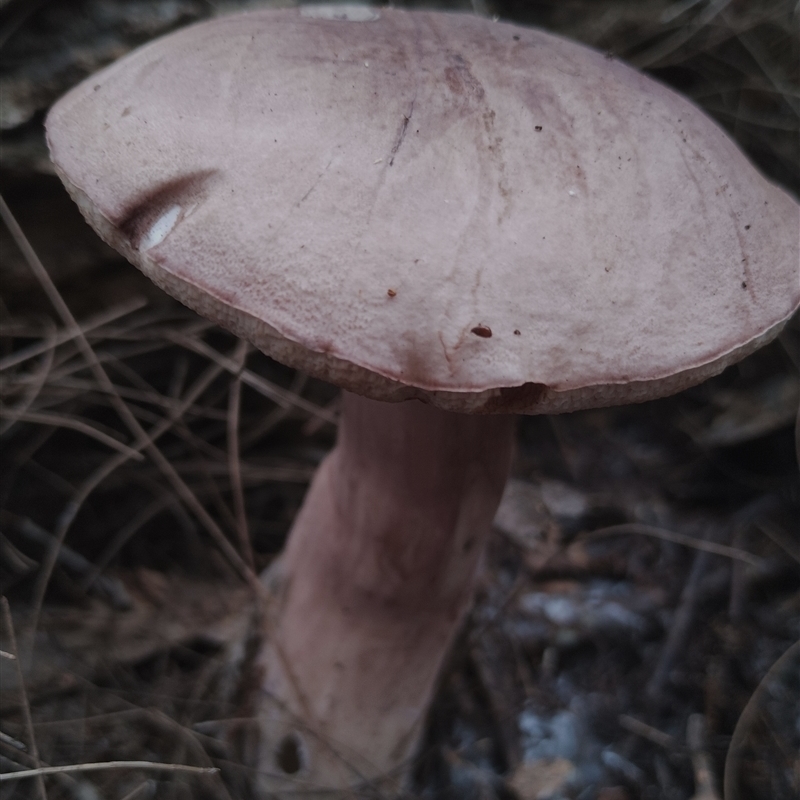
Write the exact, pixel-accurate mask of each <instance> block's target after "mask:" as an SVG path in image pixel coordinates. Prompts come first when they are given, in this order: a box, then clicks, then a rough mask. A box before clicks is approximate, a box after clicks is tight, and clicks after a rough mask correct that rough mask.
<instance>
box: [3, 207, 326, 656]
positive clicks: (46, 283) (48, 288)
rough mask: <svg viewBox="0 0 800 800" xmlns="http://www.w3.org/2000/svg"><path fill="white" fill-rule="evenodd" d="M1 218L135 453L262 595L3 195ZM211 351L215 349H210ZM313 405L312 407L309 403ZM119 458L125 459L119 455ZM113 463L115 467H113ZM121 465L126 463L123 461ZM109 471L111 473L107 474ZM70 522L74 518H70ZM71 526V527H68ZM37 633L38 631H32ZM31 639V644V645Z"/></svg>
mask: <svg viewBox="0 0 800 800" xmlns="http://www.w3.org/2000/svg"><path fill="white" fill-rule="evenodd" d="M0 218H2V220H3V222H4V223H5V225H6V227H7V228H8V230H9V231H10V233H11V235H12V238H13V239H14V241H15V243H16V244H17V246H18V247H19V248H20V250H21V252H22V254H23V255H24V257H25V260H26V261H27V263H28V265H29V266H30V268H31V270H32V271H33V273H34V275H35V276H36V278H37V280H38V281H39V283H40V285H41V287H42V289H43V290H44V291H45V293H46V294H47V296H48V299H49V300H50V302H51V303H52V304H53V306H54V307H55V309H56V311H57V312H58V314H59V316H60V317H61V318H62V320H63V322H64V324H65V325H66V326H67V328H68V329H69V330H72V331H75V343H76V345H77V346H78V349H79V350H80V352H81V355H82V356H83V357H84V359H85V360H86V363H87V364H88V366H89V367H90V369H91V371H92V373H93V374H94V376H95V378H96V380H97V381H98V383H99V384H100V386H102V387H103V389H104V390H105V391H106V392H108V394H109V399H110V401H111V404H112V405H113V406H114V408H115V410H116V411H117V413H118V414H119V416H120V419H121V420H122V421H123V422H124V423H125V425H126V427H127V428H128V429H129V430H130V432H131V433H132V434H133V436H134V437H135V439H136V445H135V449H136V450H142V449H144V450H146V451H147V453H148V455H149V456H150V457H151V458H152V460H153V461H154V462H155V463H156V465H157V466H158V467H159V469H160V470H161V471H162V472H163V474H164V475H165V477H166V478H167V479H168V480H169V482H170V483H171V484H172V486H173V488H174V489H175V491H176V492H177V493H178V495H179V496H180V497H181V499H182V500H183V501H184V502H185V503H186V504H187V505H188V507H189V508H190V509H191V510H192V512H193V513H194V514H195V516H196V517H197V518H198V520H199V521H200V522H201V524H202V525H203V527H204V528H205V529H206V530H207V531H208V533H209V534H210V535H211V538H212V539H213V540H214V542H215V543H216V545H217V546H218V547H219V548H220V549H221V550H222V552H223V554H224V555H225V557H226V558H227V559H228V560H229V561H230V562H231V564H232V565H233V567H234V568H235V569H236V571H237V572H238V573H239V574H240V575H241V576H242V578H243V579H244V580H245V581H246V582H247V583H248V584H249V585H250V587H251V588H252V589H253V590H254V591H255V592H256V593H261V591H262V586H261V584H260V583H259V581H258V577H257V576H256V574H255V573H254V572H253V570H252V569H250V567H248V566H247V564H246V563H245V562H244V561H243V560H242V559H241V557H240V556H239V553H238V552H237V551H236V549H235V548H234V547H233V545H231V543H230V542H229V541H228V539H227V537H226V536H225V534H224V533H223V532H222V529H221V528H220V527H219V525H217V523H216V522H215V521H214V520H213V519H212V517H211V516H210V515H209V513H208V512H207V511H206V510H205V508H204V507H203V505H202V504H201V503H200V501H199V500H198V499H197V497H195V495H194V493H193V492H192V491H191V489H189V487H188V486H187V485H186V484H185V483H184V482H183V480H182V479H181V477H180V475H178V473H177V472H176V471H175V469H174V468H173V467H172V465H171V464H170V463H169V461H168V460H167V459H166V458H165V457H164V455H163V454H162V453H161V451H160V450H159V449H158V448H157V447H156V446H155V444H154V443H153V442H152V440H151V439H150V437H149V436H148V435H147V433H146V432H145V430H144V428H142V426H141V425H140V423H139V421H138V420H137V419H136V417H135V416H134V415H133V413H132V412H131V410H130V409H129V408H128V406H127V405H126V404H125V401H124V400H123V399H122V398H121V397H120V396H119V394H117V392H116V391H115V389H114V384H113V383H112V381H111V379H110V378H109V377H108V374H107V373H106V371H105V369H104V368H103V366H102V364H101V363H100V361H99V360H98V358H97V355H96V354H95V352H94V350H93V349H92V347H91V345H90V344H89V342H88V340H87V339H86V337H85V336H84V334H83V332H82V331H81V330H80V328H79V327H78V324H77V322H76V321H75V317H74V316H73V315H72V312H71V311H70V310H69V307H68V306H67V304H66V303H65V302H64V300H63V298H62V297H61V294H60V293H59V291H58V289H57V288H56V285H55V284H54V283H53V281H52V279H51V278H50V275H49V274H48V272H47V270H46V269H45V268H44V265H43V264H42V262H41V261H40V259H39V257H38V256H37V255H36V252H35V251H34V249H33V247H32V246H31V244H30V242H29V241H28V239H27V237H26V236H25V234H24V233H23V231H22V228H20V226H19V224H18V223H17V221H16V219H15V218H14V215H13V214H12V213H11V210H10V209H9V207H8V205H7V203H6V201H5V199H4V198H3V197H2V196H0ZM208 349H209V350H212V348H208ZM212 352H214V353H215V354H216V355H217V356H219V357H220V358H224V357H223V356H221V355H220V354H219V353H217V352H216V351H213V350H212ZM309 405H311V404H309ZM119 458H123V457H122V456H120V457H119ZM112 462H113V466H110V465H111V464H112ZM112 462H108V465H107V466H106V467H103V468H101V469H100V470H98V471H97V472H96V473H95V475H94V476H93V477H92V478H91V479H90V480H89V481H88V482H87V483H85V484H84V487H85V490H86V491H87V494H88V491H91V490H92V489H93V488H94V486H96V485H97V483H99V482H100V480H102V479H104V478H105V477H106V475H107V474H110V472H111V471H113V469H116V467H117V466H118V465H119V464H118V463H117V460H116V459H114V460H112ZM119 463H123V462H122V461H120V462H119ZM106 469H108V472H107V471H106ZM85 496H86V495H84V493H83V491H82V492H81V502H82V500H83V499H85ZM70 523H71V519H70ZM66 527H68V525H67V526H66ZM66 527H64V529H63V533H62V534H61V537H60V538H59V537H58V536H57V537H56V540H57V542H58V544H57V545H56V546H60V541H61V540H63V536H64V534H66ZM48 562H49V568H50V571H52V568H53V565H54V563H55V558H54V557H51V558H49V559H48ZM49 579H50V574H49V573H48V574H46V575H45V576H44V579H43V580H42V581H40V582H39V586H38V587H37V589H38V591H37V592H36V597H35V600H36V603H35V605H34V616H33V618H34V620H36V619H37V618H38V613H39V610H40V608H41V603H42V602H43V600H44V592H45V589H46V586H47V582H49ZM32 631H35V628H34V629H32ZM32 641H33V640H32V639H31V643H32Z"/></svg>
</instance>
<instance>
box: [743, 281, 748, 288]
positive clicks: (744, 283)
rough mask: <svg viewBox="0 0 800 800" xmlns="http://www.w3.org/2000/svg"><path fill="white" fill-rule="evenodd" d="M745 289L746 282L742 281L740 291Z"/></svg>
mask: <svg viewBox="0 0 800 800" xmlns="http://www.w3.org/2000/svg"><path fill="white" fill-rule="evenodd" d="M746 288H747V281H742V289H746Z"/></svg>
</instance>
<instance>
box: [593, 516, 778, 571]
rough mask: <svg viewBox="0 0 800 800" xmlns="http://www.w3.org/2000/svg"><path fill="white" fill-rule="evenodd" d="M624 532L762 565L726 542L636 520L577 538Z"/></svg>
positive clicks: (752, 565)
mask: <svg viewBox="0 0 800 800" xmlns="http://www.w3.org/2000/svg"><path fill="white" fill-rule="evenodd" d="M626 534H641V535H642V536H652V537H653V538H655V539H663V540H664V541H666V542H674V543H675V544H682V545H684V546H685V547H692V548H694V549H695V550H702V551H703V552H706V553H713V554H714V555H717V556H726V557H727V558H734V559H736V560H737V561H743V562H744V563H745V564H749V565H750V566H751V567H760V566H762V565H763V563H764V561H763V559H761V558H759V557H758V556H754V555H753V554H752V553H748V552H747V551H746V550H741V549H740V548H738V547H729V546H728V545H726V544H717V543H716V542H707V541H706V540H705V539H697V538H696V537H694V536H687V535H686V534H684V533H675V532H674V531H668V530H665V529H664V528H655V527H653V526H652V525H642V524H640V523H638V522H626V523H624V524H622V525H610V526H609V527H607V528H600V529H598V530H596V531H591V532H589V533H586V534H583V535H582V536H579V537H578V539H580V540H583V541H587V540H591V539H602V538H604V537H606V536H621V535H626Z"/></svg>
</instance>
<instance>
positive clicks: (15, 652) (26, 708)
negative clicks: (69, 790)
mask: <svg viewBox="0 0 800 800" xmlns="http://www.w3.org/2000/svg"><path fill="white" fill-rule="evenodd" d="M0 605H2V608H3V621H4V623H5V626H6V632H7V633H8V639H9V642H10V644H11V655H12V656H13V657H14V666H15V667H16V669H17V682H18V684H19V696H20V703H21V705H22V716H23V719H24V720H25V733H26V735H27V738H28V752H29V753H30V757H31V759H32V760H33V763H34V764H35V765H36V768H39V769H40V768H41V767H40V766H39V764H40V762H39V750H38V748H37V747H36V736H35V734H34V732H33V719H32V718H31V707H30V704H29V703H28V693H27V692H26V691H25V680H24V678H23V676H22V664H21V663H20V657H19V649H18V648H17V635H16V633H15V631H14V620H13V619H12V618H11V608H10V607H9V605H8V600H7V599H6V598H5V597H3V598H0ZM34 772H35V770H34ZM14 774H19V773H14ZM0 780H2V775H0ZM36 791H37V793H38V794H39V797H40V798H41V800H47V791H46V790H45V788H44V780H43V779H42V777H41V775H39V776H37V777H36Z"/></svg>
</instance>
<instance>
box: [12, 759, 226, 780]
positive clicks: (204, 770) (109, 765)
mask: <svg viewBox="0 0 800 800" xmlns="http://www.w3.org/2000/svg"><path fill="white" fill-rule="evenodd" d="M106 769H146V770H154V771H165V772H191V773H194V774H196V775H216V774H217V773H218V772H219V769H217V767H193V766H190V765H189V764H162V763H160V762H158V761H99V762H95V763H92V764H67V765H66V766H63V767H39V768H38V769H23V770H20V771H19V772H3V773H0V783H2V782H4V781H19V780H22V779H23V778H39V779H40V780H41V777H42V776H43V775H59V774H63V773H70V772H98V771H100V770H106Z"/></svg>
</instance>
